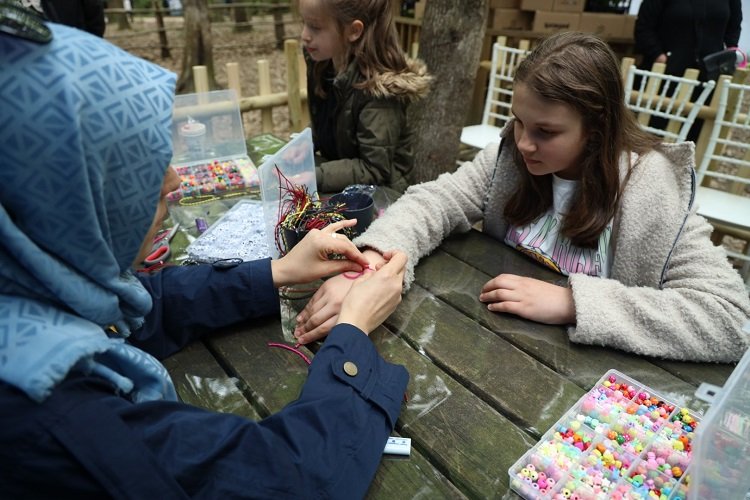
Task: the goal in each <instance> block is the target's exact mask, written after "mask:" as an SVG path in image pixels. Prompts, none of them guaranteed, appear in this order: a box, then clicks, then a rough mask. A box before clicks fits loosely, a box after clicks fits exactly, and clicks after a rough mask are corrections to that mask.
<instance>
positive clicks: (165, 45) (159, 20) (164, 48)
mask: <svg viewBox="0 0 750 500" xmlns="http://www.w3.org/2000/svg"><path fill="white" fill-rule="evenodd" d="M151 7H152V8H153V9H154V15H155V16H156V26H158V28H159V47H160V48H161V58H162V59H169V58H171V57H172V54H171V53H170V52H169V41H168V40H167V31H166V30H165V29H164V12H163V11H162V9H161V0H151Z"/></svg>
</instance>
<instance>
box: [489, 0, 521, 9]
mask: <svg viewBox="0 0 750 500" xmlns="http://www.w3.org/2000/svg"><path fill="white" fill-rule="evenodd" d="M520 6H521V0H490V9H517V8H519V7H520Z"/></svg>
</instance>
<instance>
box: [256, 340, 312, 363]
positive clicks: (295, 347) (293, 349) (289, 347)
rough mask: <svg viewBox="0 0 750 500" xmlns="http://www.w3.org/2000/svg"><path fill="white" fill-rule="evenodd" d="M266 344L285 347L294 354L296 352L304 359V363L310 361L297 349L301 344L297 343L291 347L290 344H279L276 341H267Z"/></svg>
mask: <svg viewBox="0 0 750 500" xmlns="http://www.w3.org/2000/svg"><path fill="white" fill-rule="evenodd" d="M266 345H267V346H268V347H278V348H280V349H286V350H287V351H291V352H293V353H294V354H296V355H297V356H299V357H300V358H302V359H303V360H304V361H305V363H307V364H308V365H309V364H310V363H312V361H310V358H308V357H307V356H305V353H304V352H302V351H300V350H299V349H297V348H298V347H299V346H300V345H301V344H297V345H295V346H294V347H292V346H290V345H286V344H279V343H278V342H269V343H268V344H266Z"/></svg>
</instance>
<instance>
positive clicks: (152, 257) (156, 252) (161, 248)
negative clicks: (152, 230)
mask: <svg viewBox="0 0 750 500" xmlns="http://www.w3.org/2000/svg"><path fill="white" fill-rule="evenodd" d="M179 228H180V224H179V223H177V224H175V225H174V226H173V227H172V228H171V229H166V230H164V231H162V232H161V233H160V234H158V235H156V237H155V238H154V245H153V247H151V253H150V254H148V256H147V257H146V258H145V259H143V264H144V265H145V266H146V267H151V266H155V265H158V264H163V263H164V262H165V261H166V260H167V259H169V257H170V255H171V254H172V249H171V248H170V246H169V242H170V241H172V238H174V235H175V234H177V230H178V229H179Z"/></svg>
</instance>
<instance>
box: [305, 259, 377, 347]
mask: <svg viewBox="0 0 750 500" xmlns="http://www.w3.org/2000/svg"><path fill="white" fill-rule="evenodd" d="M387 255H388V256H389V257H390V256H391V255H392V254H387ZM364 256H365V257H366V258H367V260H368V262H369V264H370V268H372V269H379V268H380V267H381V266H382V265H383V264H385V262H387V261H386V259H385V258H384V257H383V256H382V255H380V254H379V253H378V252H376V251H374V250H365V252H364ZM353 284H354V280H351V279H349V278H346V277H345V276H343V275H339V276H334V277H332V278H329V279H328V280H326V282H325V283H323V285H322V286H321V287H320V288H319V289H318V291H317V292H315V295H313V296H312V298H311V299H310V300H309V301H308V303H307V305H306V306H305V308H304V309H303V310H302V311H301V312H300V313H299V315H298V316H297V327H296V328H295V329H294V336H295V337H296V338H297V342H299V343H300V344H309V343H310V342H313V341H315V340H318V339H321V338H323V337H325V336H326V335H328V332H330V331H331V328H333V327H334V325H336V319H337V318H338V315H339V312H340V311H341V305H342V303H343V302H344V297H346V294H347V293H349V290H350V289H351V287H352V285H353Z"/></svg>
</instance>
